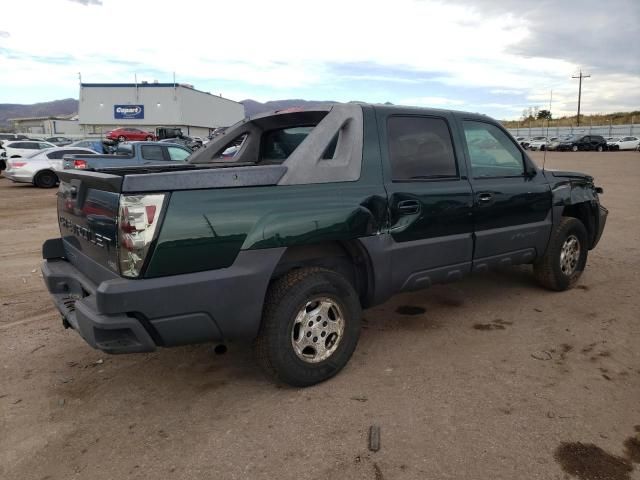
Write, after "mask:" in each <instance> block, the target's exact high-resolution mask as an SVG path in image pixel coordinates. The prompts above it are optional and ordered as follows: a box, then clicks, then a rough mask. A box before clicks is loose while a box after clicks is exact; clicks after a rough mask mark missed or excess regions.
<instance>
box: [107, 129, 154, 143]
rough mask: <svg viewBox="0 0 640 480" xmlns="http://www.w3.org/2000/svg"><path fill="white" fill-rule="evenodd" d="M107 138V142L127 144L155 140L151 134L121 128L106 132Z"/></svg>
mask: <svg viewBox="0 0 640 480" xmlns="http://www.w3.org/2000/svg"><path fill="white" fill-rule="evenodd" d="M107 138H108V139H109V140H118V141H119V142H127V141H134V140H147V141H153V140H156V136H155V135H154V134H153V133H151V132H145V131H144V130H140V129H139V128H131V127H123V128H116V129H115V130H111V131H110V132H107Z"/></svg>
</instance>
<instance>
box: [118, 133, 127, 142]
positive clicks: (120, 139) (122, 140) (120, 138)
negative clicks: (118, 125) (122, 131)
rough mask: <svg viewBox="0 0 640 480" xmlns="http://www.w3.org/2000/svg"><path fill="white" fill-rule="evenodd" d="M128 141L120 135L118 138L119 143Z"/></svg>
mask: <svg viewBox="0 0 640 480" xmlns="http://www.w3.org/2000/svg"><path fill="white" fill-rule="evenodd" d="M126 140H127V138H126V137H125V136H124V135H120V136H119V137H118V141H119V142H125V141H126Z"/></svg>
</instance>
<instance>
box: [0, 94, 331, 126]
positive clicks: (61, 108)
mask: <svg viewBox="0 0 640 480" xmlns="http://www.w3.org/2000/svg"><path fill="white" fill-rule="evenodd" d="M240 103H242V104H243V105H244V109H245V114H246V115H247V116H248V117H250V116H252V115H256V114H258V113H266V112H272V111H274V110H283V109H285V108H292V107H317V106H319V105H327V104H330V103H337V102H333V101H329V100H327V101H318V100H302V99H291V100H273V101H270V102H265V103H260V102H256V101H255V100H251V99H247V100H243V101H241V102H240ZM77 112H78V100H76V99H74V98H65V99H64V100H54V101H52V102H43V103H34V104H32V105H20V104H14V103H0V127H5V128H7V127H11V125H10V124H9V122H8V121H7V119H9V118H17V117H50V116H51V117H55V116H57V115H72V114H74V113H77Z"/></svg>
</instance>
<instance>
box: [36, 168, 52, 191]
mask: <svg viewBox="0 0 640 480" xmlns="http://www.w3.org/2000/svg"><path fill="white" fill-rule="evenodd" d="M33 184H34V185H35V186H36V187H40V188H53V187H55V186H56V185H57V184H58V176H57V175H56V174H55V173H53V172H52V171H50V170H45V171H43V172H40V173H38V174H37V175H36V177H35V178H34V179H33Z"/></svg>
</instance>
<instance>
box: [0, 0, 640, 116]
mask: <svg viewBox="0 0 640 480" xmlns="http://www.w3.org/2000/svg"><path fill="white" fill-rule="evenodd" d="M86 3H98V2H93V1H88V0H87V1H84V0H80V1H79V2H78V1H71V2H70V1H67V0H49V1H47V2H38V1H35V0H21V1H20V2H10V3H9V4H7V5H5V6H4V7H3V15H2V17H3V18H2V19H1V20H2V21H4V22H7V21H8V20H7V19H10V21H11V23H10V27H11V28H10V31H11V35H10V36H9V37H2V36H0V48H2V49H5V50H4V51H10V52H12V54H13V55H16V54H17V55H18V56H19V57H20V58H17V59H16V58H6V57H5V58H3V53H2V52H3V50H0V60H1V61H2V62H3V64H2V65H1V66H0V92H1V93H3V94H4V95H2V98H0V101H10V100H11V92H12V89H14V90H16V91H18V90H20V91H22V90H24V89H25V88H29V87H33V88H36V87H42V86H43V85H47V86H50V87H51V90H52V91H54V90H55V89H56V88H57V89H62V88H65V89H67V90H70V89H71V90H75V88H76V87H75V85H76V82H77V72H78V71H81V72H82V76H83V80H84V81H87V82H112V81H120V82H122V81H132V80H133V75H134V73H136V72H137V73H138V79H143V78H144V79H147V80H153V79H156V78H157V79H158V80H160V81H170V80H171V72H174V71H175V72H176V73H177V76H178V78H179V79H180V80H181V81H186V82H189V83H194V84H195V86H196V87H198V86H199V83H204V82H205V81H206V82H207V83H209V84H211V83H212V81H214V82H215V81H217V82H220V83H223V84H225V85H235V86H234V87H231V88H227V89H226V91H224V90H223V91H222V93H223V94H224V95H225V96H227V97H230V98H234V97H233V96H232V95H235V93H238V94H242V95H241V96H239V97H235V98H236V99H238V100H240V99H242V98H245V97H254V98H255V97H256V96H258V95H260V94H261V93H260V92H263V91H265V89H268V90H269V91H275V92H281V94H282V95H281V96H283V97H286V96H288V95H289V94H291V92H296V91H300V90H303V89H304V90H305V91H307V92H308V91H312V92H317V94H314V97H315V98H331V99H336V100H351V99H354V98H364V97H368V98H369V97H374V96H375V97H377V100H378V101H385V100H391V101H392V102H394V103H405V102H404V101H401V100H402V99H405V100H407V99H408V100H415V101H413V102H411V103H414V104H420V105H433V106H468V105H471V106H473V105H472V104H471V103H470V101H467V102H466V103H465V102H464V101H462V100H461V99H460V98H458V97H459V94H458V93H452V94H451V95H447V94H446V91H447V90H451V91H454V90H455V91H456V92H458V91H460V90H461V89H466V88H469V87H477V88H480V89H485V91H486V92H487V94H491V95H494V96H499V95H516V96H520V95H523V94H526V95H527V96H528V98H527V100H528V101H530V102H538V103H540V104H541V105H542V104H543V103H544V98H545V95H547V93H546V92H548V91H549V90H550V89H553V90H554V92H558V94H557V95H558V96H557V98H558V101H557V106H558V108H559V109H562V111H569V110H570V109H571V108H573V107H572V103H573V100H572V95H573V91H574V89H575V87H576V86H575V85H574V84H573V83H572V81H571V79H570V76H571V74H572V73H573V72H574V71H575V70H576V68H577V65H575V64H574V63H572V62H569V61H566V60H561V59H548V58H538V57H524V56H521V55H516V54H514V53H512V52H514V51H515V50H514V48H513V47H514V46H516V45H518V44H519V43H521V42H522V41H525V40H527V39H530V38H532V32H531V30H530V28H531V26H530V24H528V23H527V21H526V19H525V18H524V17H523V16H519V15H517V14H512V13H508V12H506V11H505V10H503V9H502V10H498V9H494V10H491V11H490V12H489V13H486V12H483V11H476V12H474V21H465V19H467V18H468V16H469V8H468V7H466V6H464V5H460V4H450V3H441V2H439V1H435V0H433V1H428V0H425V1H417V0H395V1H394V2H388V1H380V0H371V1H364V0H353V1H349V2H345V1H343V0H325V1H324V2H321V3H315V4H314V3H311V4H309V3H305V4H304V7H303V6H302V4H301V3H300V1H299V0H295V1H294V0H271V1H269V2H263V1H257V0H245V1H244V2H243V3H242V6H241V7H239V6H238V4H237V3H234V2H202V1H200V0H182V1H181V2H180V5H179V6H178V7H176V6H175V5H171V6H170V8H169V9H167V8H164V7H161V6H159V5H160V4H159V2H157V1H156V0H136V1H135V2H132V1H130V0H103V1H102V5H101V6H98V7H95V8H87V7H86V6H85V5H84V4H86ZM33 11H37V12H38V15H33V14H32V12H33ZM516 13H517V12H516ZM52 19H56V20H55V21H52ZM7 29H8V28H7V26H6V25H2V24H0V30H7ZM69 55H70V56H72V57H74V60H73V61H72V62H71V63H69V64H64V63H55V64H52V63H50V62H48V61H46V60H44V59H42V58H38V57H64V56H69ZM109 59H117V60H120V61H124V62H133V64H127V63H109V62H108V61H107V60H109ZM135 63H138V65H135ZM336 64H372V65H377V66H381V68H379V69H378V70H376V73H373V74H359V73H357V72H356V73H353V74H351V73H349V72H344V73H342V74H341V76H340V77H339V78H336V74H335V72H334V70H332V68H331V66H332V65H336ZM385 66H386V67H389V69H390V71H394V72H397V71H400V70H402V69H406V70H408V71H413V72H422V73H425V74H429V75H430V81H431V82H435V84H437V85H439V86H440V87H442V88H439V89H438V91H437V93H436V94H434V93H433V92H430V91H429V90H428V89H427V88H426V87H425V92H424V93H425V95H421V94H419V95H416V94H415V90H412V91H411V92H412V93H411V94H407V93H403V89H404V88H414V89H415V88H416V85H420V84H421V82H420V81H419V80H416V79H415V78H414V77H412V76H409V77H407V78H404V77H402V76H391V75H387V74H385V72H384V68H383V67H385ZM338 80H339V81H342V82H344V83H345V85H347V89H346V90H344V91H341V92H340V93H339V94H334V92H336V90H335V85H336V83H337V81H338ZM370 81H374V82H394V83H395V84H397V88H395V87H394V90H393V91H382V92H381V91H374V90H371V91H370V93H369V94H368V95H367V92H365V91H364V88H365V87H366V85H367V82H370ZM638 83H639V82H638V78H637V77H635V78H634V77H633V76H630V75H626V76H624V75H618V76H615V75H613V74H608V73H607V74H604V73H600V72H598V75H596V73H595V72H594V75H593V78H592V79H590V80H589V81H588V84H587V85H585V112H586V111H589V110H590V109H592V108H595V109H600V108H605V107H606V106H607V104H608V105H622V106H625V105H626V107H625V108H628V107H630V106H636V105H637V103H638V102H636V105H631V103H629V102H627V100H626V98H629V94H627V93H626V92H632V91H633V90H634V88H633V87H634V86H635V91H637V90H638V88H637V87H638ZM212 88H215V87H212ZM76 91H77V90H76ZM443 91H444V92H445V93H444V94H443V93H442V92H443ZM371 92H372V93H371ZM623 92H624V93H623ZM293 94H294V95H295V93H293ZM349 96H350V97H351V98H349ZM487 96H488V95H486V96H485V97H484V98H479V99H477V100H475V103H476V104H478V105H482V104H484V105H488V104H491V103H494V104H495V103H498V104H500V103H502V102H500V100H498V101H497V102H490V101H487ZM405 97H411V98H405ZM636 98H637V97H636ZM587 99H589V100H588V101H587ZM38 100H41V99H38ZM631 100H633V97H632V98H631ZM590 102H591V103H590ZM607 102H608V103H607ZM512 108H515V107H512ZM505 109H506V107H505ZM517 109H518V110H520V111H521V109H522V107H521V106H517ZM503 111H504V110H503ZM596 111H597V110H596Z"/></svg>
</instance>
